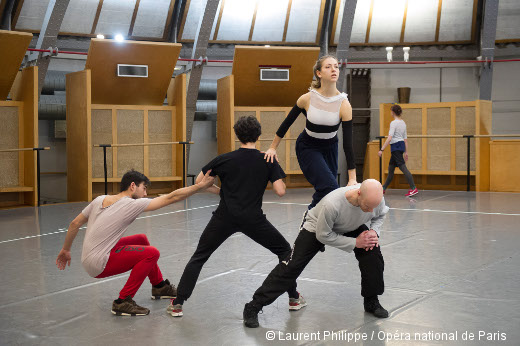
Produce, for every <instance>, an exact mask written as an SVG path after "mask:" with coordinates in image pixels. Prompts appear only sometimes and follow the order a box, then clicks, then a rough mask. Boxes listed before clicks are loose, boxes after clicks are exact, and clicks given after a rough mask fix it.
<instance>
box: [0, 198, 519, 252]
mask: <svg viewBox="0 0 520 346" xmlns="http://www.w3.org/2000/svg"><path fill="white" fill-rule="evenodd" d="M263 203H264V204H279V205H301V206H307V205H308V204H307V203H291V202H263ZM217 205H218V204H211V205H206V206H203V207H197V208H190V209H183V210H176V211H170V212H167V213H161V214H154V215H146V216H140V217H138V218H137V219H136V220H140V219H147V218H152V217H156V216H164V215H170V214H175V213H182V212H185V211H192V210H197V209H204V208H210V207H216V206H217ZM390 210H400V211H423V212H431V213H448V214H475V215H498V216H520V214H513V213H490V212H483V211H459V210H436V209H406V208H390ZM85 228H86V227H81V228H80V229H85ZM65 232H67V228H59V229H58V231H56V232H50V233H43V234H37V235H28V236H26V237H22V238H16V239H9V240H2V241H0V244H4V243H10V242H13V241H18V240H25V239H32V238H39V237H43V236H46V235H53V234H60V233H65Z"/></svg>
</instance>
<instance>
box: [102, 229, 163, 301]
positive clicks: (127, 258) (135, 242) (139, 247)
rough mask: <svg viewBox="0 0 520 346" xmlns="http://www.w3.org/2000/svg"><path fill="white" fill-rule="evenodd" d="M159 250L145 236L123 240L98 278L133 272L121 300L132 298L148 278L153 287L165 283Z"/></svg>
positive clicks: (121, 294) (122, 292) (111, 254)
mask: <svg viewBox="0 0 520 346" xmlns="http://www.w3.org/2000/svg"><path fill="white" fill-rule="evenodd" d="M159 256H160V253H159V250H157V249H156V248H155V247H153V246H150V243H149V242H148V238H147V237H146V235H144V234H136V235H132V236H128V237H123V238H121V239H120V240H119V241H118V242H117V244H116V246H114V248H113V249H112V251H110V257H109V258H108V262H107V265H106V267H105V270H103V272H102V273H101V274H99V275H98V276H96V278H98V279H100V278H106V277H108V276H113V275H117V274H121V273H124V272H127V271H129V270H132V272H131V273H130V277H129V278H128V280H127V281H126V284H125V286H124V287H123V289H122V290H121V292H119V298H121V299H125V298H126V297H128V296H132V298H133V297H134V296H135V294H136V293H137V290H139V287H141V285H142V284H143V281H144V279H145V278H146V277H148V278H149V279H150V283H151V284H152V285H157V284H159V283H161V282H162V281H163V277H162V274H161V271H160V270H159V266H158V265H157V261H158V260H159Z"/></svg>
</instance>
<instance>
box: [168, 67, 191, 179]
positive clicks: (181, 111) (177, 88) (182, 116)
mask: <svg viewBox="0 0 520 346" xmlns="http://www.w3.org/2000/svg"><path fill="white" fill-rule="evenodd" d="M186 85H187V84H186V74H184V73H183V74H181V75H178V76H177V77H175V79H174V93H173V98H172V104H171V105H172V106H175V111H174V113H173V114H174V119H175V121H173V122H172V133H173V134H175V141H186V88H187V86H186ZM182 150H183V148H182V145H177V146H176V148H175V150H174V151H173V152H172V162H173V163H174V168H173V169H174V173H175V176H179V177H180V176H182V174H183V173H182ZM186 160H187V158H186ZM185 164H186V167H188V164H187V162H186V163H185ZM186 173H187V172H186ZM184 181H186V177H184ZM180 186H181V185H180V184H179V187H180Z"/></svg>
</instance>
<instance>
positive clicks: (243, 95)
mask: <svg viewBox="0 0 520 346" xmlns="http://www.w3.org/2000/svg"><path fill="white" fill-rule="evenodd" d="M319 53H320V49H319V48H318V47H312V48H311V47H262V46H235V55H234V58H233V71H232V75H233V76H234V78H235V82H236V85H237V86H240V87H239V88H237V89H236V90H235V96H234V97H235V100H234V105H235V106H263V107H265V106H273V107H292V106H293V105H294V103H295V102H296V100H297V99H298V97H300V96H301V95H302V94H305V93H306V92H307V89H308V88H309V86H310V84H309V83H310V81H311V80H312V77H313V72H312V67H313V66H314V63H315V62H316V60H317V59H318V56H319ZM259 65H286V66H290V68H289V81H284V82H280V81H261V80H260V67H259Z"/></svg>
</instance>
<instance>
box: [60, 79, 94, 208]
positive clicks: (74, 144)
mask: <svg viewBox="0 0 520 346" xmlns="http://www.w3.org/2000/svg"><path fill="white" fill-rule="evenodd" d="M66 78H67V82H66V83H67V84H66V95H67V200H68V201H69V202H79V201H90V199H91V198H92V185H91V179H90V174H89V173H90V172H91V171H92V161H91V160H90V158H91V157H92V154H91V153H92V139H91V136H90V132H91V122H90V121H89V120H90V112H91V97H90V88H91V85H90V70H84V71H80V72H74V73H69V74H67V77H66Z"/></svg>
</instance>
